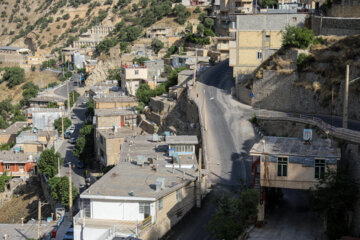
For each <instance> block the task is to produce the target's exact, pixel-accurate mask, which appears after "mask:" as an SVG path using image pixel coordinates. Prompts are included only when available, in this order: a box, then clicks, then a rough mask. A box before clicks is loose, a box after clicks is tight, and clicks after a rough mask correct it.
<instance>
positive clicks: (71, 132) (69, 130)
mask: <svg viewBox="0 0 360 240" xmlns="http://www.w3.org/2000/svg"><path fill="white" fill-rule="evenodd" d="M67 132H69V133H70V134H73V133H74V132H75V126H71V127H70V128H69V129H68V131H67Z"/></svg>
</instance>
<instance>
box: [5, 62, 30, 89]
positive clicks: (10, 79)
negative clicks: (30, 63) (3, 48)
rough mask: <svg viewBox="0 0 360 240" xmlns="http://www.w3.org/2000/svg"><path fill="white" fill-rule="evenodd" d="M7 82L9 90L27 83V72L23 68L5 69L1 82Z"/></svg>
mask: <svg viewBox="0 0 360 240" xmlns="http://www.w3.org/2000/svg"><path fill="white" fill-rule="evenodd" d="M4 81H6V82H7V84H6V86H7V87H8V88H13V87H15V86H16V85H19V84H21V83H23V82H25V71H24V69H22V68H21V67H10V68H6V69H5V73H4V74H3V77H2V80H1V82H4Z"/></svg>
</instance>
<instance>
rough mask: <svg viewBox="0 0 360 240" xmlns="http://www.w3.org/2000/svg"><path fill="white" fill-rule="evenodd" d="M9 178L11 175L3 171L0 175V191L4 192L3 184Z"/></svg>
mask: <svg viewBox="0 0 360 240" xmlns="http://www.w3.org/2000/svg"><path fill="white" fill-rule="evenodd" d="M10 179H11V176H8V175H7V173H6V172H4V173H3V174H2V175H1V176H0V192H4V191H5V184H6V182H7V181H9V180H10Z"/></svg>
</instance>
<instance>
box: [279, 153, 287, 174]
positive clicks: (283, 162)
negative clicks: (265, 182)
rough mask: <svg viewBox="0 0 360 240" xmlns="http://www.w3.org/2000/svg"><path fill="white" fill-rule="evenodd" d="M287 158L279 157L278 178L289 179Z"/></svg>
mask: <svg viewBox="0 0 360 240" xmlns="http://www.w3.org/2000/svg"><path fill="white" fill-rule="evenodd" d="M287 166H288V162H287V158H285V157H278V176H279V177H287Z"/></svg>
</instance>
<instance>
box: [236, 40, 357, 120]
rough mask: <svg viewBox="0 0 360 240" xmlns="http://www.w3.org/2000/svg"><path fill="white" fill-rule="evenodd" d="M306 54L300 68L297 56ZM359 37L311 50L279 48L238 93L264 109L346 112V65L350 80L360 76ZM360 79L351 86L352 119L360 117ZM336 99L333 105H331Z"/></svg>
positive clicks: (242, 98) (338, 113)
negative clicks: (252, 98) (251, 96)
mask: <svg viewBox="0 0 360 240" xmlns="http://www.w3.org/2000/svg"><path fill="white" fill-rule="evenodd" d="M326 41H327V40H326ZM301 53H303V54H305V55H307V59H308V60H307V62H306V63H305V64H303V65H302V66H301V67H300V66H299V64H297V62H298V56H299V55H300V54H301ZM359 60H360V36H355V37H348V38H343V39H340V40H336V41H333V42H328V43H327V44H324V45H320V46H313V47H311V48H310V49H309V50H306V51H304V50H297V49H290V50H280V51H279V52H278V53H276V54H275V55H274V56H272V57H271V58H270V59H269V60H268V61H266V62H265V63H264V64H263V65H262V66H260V68H259V69H258V70H257V71H256V72H254V74H253V77H252V79H250V80H248V81H244V82H243V83H241V84H239V85H238V86H237V96H238V97H239V98H240V100H242V101H244V102H246V103H249V99H250V98H249V94H250V92H251V91H252V92H253V93H254V95H255V104H256V105H258V106H260V107H261V108H264V109H271V110H277V111H284V112H298V113H319V114H331V111H332V112H333V114H335V115H339V116H341V115H342V113H343V99H344V85H345V69H346V64H349V65H350V79H355V78H357V77H359V76H360V62H359ZM359 93H360V81H358V82H355V83H354V84H351V85H350V91H349V118H351V119H356V120H359V119H360V111H359V109H360V94H359ZM332 99H333V104H332Z"/></svg>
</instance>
